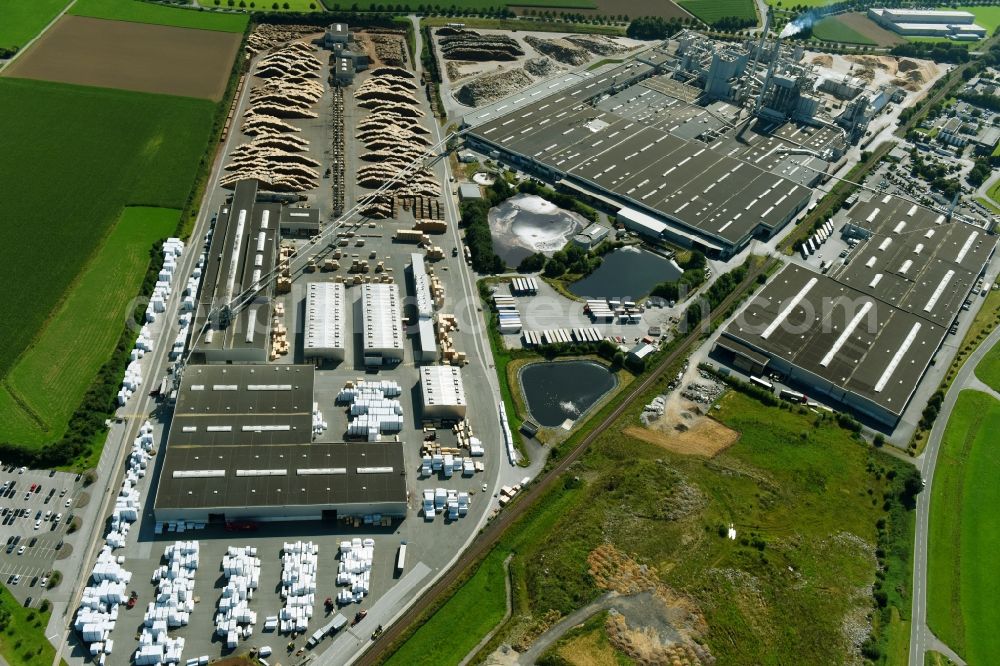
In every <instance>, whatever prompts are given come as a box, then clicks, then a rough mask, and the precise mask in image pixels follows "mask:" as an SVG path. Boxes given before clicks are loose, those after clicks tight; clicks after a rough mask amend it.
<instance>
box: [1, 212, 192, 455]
mask: <svg viewBox="0 0 1000 666" xmlns="http://www.w3.org/2000/svg"><path fill="white" fill-rule="evenodd" d="M179 219H180V211H178V210H171V209H166V208H126V209H125V210H124V211H123V212H122V215H121V217H119V219H118V222H117V223H116V224H115V226H114V227H113V228H112V230H111V233H110V234H109V236H108V238H107V240H106V241H105V242H104V245H103V246H102V247H101V248H100V249H99V250H98V252H97V255H96V256H95V257H94V259H93V260H92V261H91V262H90V264H88V265H87V267H86V268H85V269H84V270H83V273H82V274H81V276H80V278H79V280H78V281H77V283H76V285H75V286H74V287H73V289H72V290H71V291H70V293H69V296H68V297H67V298H66V300H65V301H64V302H63V304H62V306H61V307H60V308H59V310H58V311H57V312H56V313H55V315H54V316H53V317H52V318H51V319H49V321H48V323H47V324H46V326H45V328H44V330H43V331H42V332H41V333H40V335H39V337H38V338H36V340H35V342H34V343H33V344H32V346H31V348H30V349H29V350H28V351H27V352H26V353H25V354H23V355H22V356H21V357H20V358H19V359H18V361H17V363H16V365H15V366H14V368H13V369H12V370H11V371H10V373H9V374H8V376H7V382H8V384H9V386H10V388H11V389H12V391H14V392H15V393H16V394H17V395H18V396H20V398H21V399H22V400H23V401H24V402H26V403H27V404H28V406H29V407H30V408H31V410H32V411H33V412H34V413H36V414H38V415H39V416H41V418H42V419H43V420H44V421H45V422H46V423H49V424H52V425H53V429H52V430H49V431H38V430H37V429H32V430H31V431H29V432H25V431H23V430H21V429H18V430H11V429H10V428H8V424H7V423H6V422H4V421H0V441H15V442H21V443H24V444H43V443H45V442H47V441H51V440H52V439H53V438H54V437H60V436H61V435H62V434H63V432H62V430H59V429H58V425H63V426H65V423H66V422H67V421H68V419H69V417H70V415H71V414H72V413H73V410H74V409H75V408H76V405H78V404H79V403H80V400H81V399H82V397H83V394H84V392H85V391H86V390H87V386H89V384H90V382H91V381H92V380H93V378H94V375H95V374H97V371H98V370H99V369H100V368H101V366H102V365H103V364H104V363H105V361H107V360H108V358H109V357H110V356H111V352H112V350H113V349H114V347H115V344H116V343H117V342H118V337H119V335H120V334H121V328H122V326H123V325H124V324H125V321H126V319H127V318H128V316H129V315H130V314H131V312H132V311H133V310H134V303H133V299H134V298H135V295H136V294H137V293H139V286H140V285H141V284H142V280H143V277H144V276H145V274H146V269H147V267H148V266H149V260H150V249H151V248H152V247H153V244H154V243H155V242H156V241H157V240H161V239H164V238H166V237H167V236H169V235H171V234H172V233H173V232H174V230H175V229H176V228H177V222H178V220H179Z"/></svg>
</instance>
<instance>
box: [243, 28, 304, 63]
mask: <svg viewBox="0 0 1000 666" xmlns="http://www.w3.org/2000/svg"><path fill="white" fill-rule="evenodd" d="M314 32H318V28H317V27H316V26H314V25H271V24H269V23H261V24H259V25H258V26H257V27H255V28H254V29H253V32H251V33H250V36H249V37H247V53H249V54H250V56H251V57H255V56H257V55H258V54H260V53H264V52H265V51H270V50H271V49H273V48H276V47H278V46H281V45H283V44H287V43H288V42H290V41H292V40H295V39H300V38H302V37H304V36H306V35H309V34H312V33H314Z"/></svg>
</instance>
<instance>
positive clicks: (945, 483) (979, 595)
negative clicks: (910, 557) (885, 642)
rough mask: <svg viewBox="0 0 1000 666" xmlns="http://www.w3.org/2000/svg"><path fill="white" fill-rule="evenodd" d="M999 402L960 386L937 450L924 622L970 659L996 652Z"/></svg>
mask: <svg viewBox="0 0 1000 666" xmlns="http://www.w3.org/2000/svg"><path fill="white" fill-rule="evenodd" d="M998 428H1000V402H997V400H996V399H995V398H993V397H991V396H989V395H986V394H984V393H978V392H975V391H963V392H962V393H961V394H960V395H959V398H958V402H957V403H956V404H955V409H954V411H953V412H952V415H951V418H950V419H949V421H948V428H947V430H946V431H945V434H944V440H943V443H942V448H941V452H940V453H939V454H938V463H937V470H936V472H935V474H934V486H933V494H932V496H931V513H930V533H929V538H928V548H929V552H928V570H927V586H928V595H927V596H928V606H927V623H928V625H929V626H930V628H931V630H933V631H934V633H935V634H936V635H937V636H938V637H940V638H941V640H942V641H944V642H945V643H946V644H947V645H949V646H950V647H951V648H952V649H954V650H955V651H956V652H958V654H959V655H961V656H962V657H963V658H964V659H965V660H966V661H967V662H968V663H970V664H985V663H989V662H990V661H991V660H992V659H993V658H995V657H996V655H997V654H1000V636H998V634H997V632H996V627H997V626H998V625H1000V610H998V607H997V604H996V595H997V592H998V589H997V581H998V578H997V572H996V553H997V549H998V548H1000V518H998V516H997V512H996V507H997V505H998V503H1000V486H998V485H997V482H996V479H997V476H998V475H1000V454H998V452H997V448H996V437H995V435H994V434H993V433H996V432H997V429H998Z"/></svg>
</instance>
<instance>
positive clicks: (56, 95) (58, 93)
mask: <svg viewBox="0 0 1000 666" xmlns="http://www.w3.org/2000/svg"><path fill="white" fill-rule="evenodd" d="M214 110H215V104H213V103H211V102H209V101H207V100H197V99H192V98H184V97H169V96H166V95H149V94H144V93H133V92H126V91H120V90H108V89H100V88H84V87H79V86H70V85H65V84H57V83H47V82H41V81H26V80H21V79H12V78H0V182H2V183H4V190H3V191H4V205H5V216H4V219H5V220H6V223H5V224H4V225H3V226H2V227H0V282H2V283H3V284H5V285H7V286H8V288H7V289H5V290H4V291H3V292H2V294H0V309H2V310H3V311H4V312H8V313H16V317H8V318H6V319H5V322H6V323H5V325H4V327H3V335H2V336H0V377H2V378H3V384H4V386H5V388H6V389H7V391H10V389H11V386H10V384H9V373H11V371H12V369H13V368H15V366H16V364H17V363H18V361H19V357H21V356H22V354H24V353H25V351H26V350H27V349H28V348H29V346H31V345H32V344H35V343H37V342H39V341H40V340H44V334H43V335H42V338H38V336H39V333H40V332H42V331H44V327H45V326H46V324H50V323H53V322H55V321H56V320H57V319H52V318H53V317H54V316H55V314H56V313H57V312H58V311H59V310H58V308H59V306H60V305H61V304H62V303H63V302H64V300H65V302H67V303H69V302H74V299H73V297H72V296H71V294H72V287H75V286H76V281H77V280H80V278H81V271H82V270H83V268H84V267H85V266H87V265H88V263H89V262H92V261H94V260H95V258H96V257H98V256H100V249H101V247H102V244H103V243H104V242H105V239H106V237H108V236H109V234H111V230H112V228H113V227H114V224H115V222H116V221H117V220H118V219H119V216H120V215H121V212H122V209H123V208H124V207H125V206H126V205H130V204H134V205H145V206H154V207H162V208H175V209H179V208H182V207H183V206H184V204H185V202H186V200H187V197H188V195H189V193H190V190H191V187H192V184H193V182H194V178H195V172H196V170H197V167H198V163H199V161H200V159H201V157H202V155H203V154H204V152H205V150H206V148H207V144H208V138H209V134H210V132H211V127H212V119H213V115H214ZM26 164H30V165H31V169H26V168H24V165H26ZM140 272H142V271H140ZM133 295H134V294H133ZM91 316H98V313H92V315H91ZM108 325H110V326H111V327H112V334H113V335H114V336H115V339H117V335H118V334H119V333H120V332H121V330H122V318H121V317H117V316H116V320H115V321H114V322H111V323H109V324H108ZM65 344H66V345H68V346H72V349H73V350H74V351H76V352H77V353H78V354H80V356H78V357H76V360H75V363H77V364H80V365H87V366H88V367H96V366H95V364H97V365H99V364H100V363H99V362H103V361H104V360H105V359H107V357H108V355H109V354H108V351H109V350H108V349H107V348H105V349H95V348H93V347H90V346H88V345H83V344H79V343H78V342H75V341H74V340H66V341H65ZM91 355H93V358H91V357H90V356H91ZM98 361H99V362H98ZM62 369H63V370H65V369H66V368H62ZM19 386H20V388H21V390H25V385H24V381H22V382H20V383H19ZM31 395H36V394H32V393H31V392H30V391H29V396H31ZM16 397H18V398H20V399H21V400H22V401H23V400H24V398H25V397H26V396H20V395H17V396H16ZM80 397H82V395H78V396H77V400H76V401H75V402H73V404H71V405H68V406H66V405H63V406H61V407H60V409H58V410H56V412H57V413H58V414H63V413H65V410H66V409H67V408H69V409H72V408H74V407H76V404H77V403H78V402H79V398H80ZM35 399H36V400H37V397H36V398H35ZM14 404H15V403H14V401H13V400H12V399H11V396H9V395H5V392H0V408H7V409H10V408H11V407H12V406H13V405H14ZM56 412H53V413H45V414H42V413H38V414H35V415H34V416H33V417H32V418H33V420H35V421H36V424H37V427H38V430H39V431H41V432H42V433H45V437H46V439H51V438H52V437H53V436H55V435H57V434H60V433H61V432H62V431H63V430H64V429H65V425H66V424H65V422H60V421H59V420H58V419H57V418H56V416H57V413H56ZM24 419H25V417H24V414H18V413H14V414H9V415H8V414H6V413H3V412H0V424H4V425H6V424H8V423H12V424H15V426H16V424H23V423H24ZM35 441H36V442H37V441H38V440H37V439H36V440H35Z"/></svg>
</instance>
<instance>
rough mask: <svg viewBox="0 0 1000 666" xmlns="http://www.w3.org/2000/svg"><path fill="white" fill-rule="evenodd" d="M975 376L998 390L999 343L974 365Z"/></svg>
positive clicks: (999, 377)
mask: <svg viewBox="0 0 1000 666" xmlns="http://www.w3.org/2000/svg"><path fill="white" fill-rule="evenodd" d="M991 293H992V292H991ZM976 377H979V379H981V380H982V381H983V382H984V383H986V384H987V385H989V386H990V388H992V389H993V390H994V391H1000V345H997V346H996V347H994V348H993V349H991V350H989V351H988V352H986V356H984V357H983V360H982V361H980V362H979V365H977V366H976Z"/></svg>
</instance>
